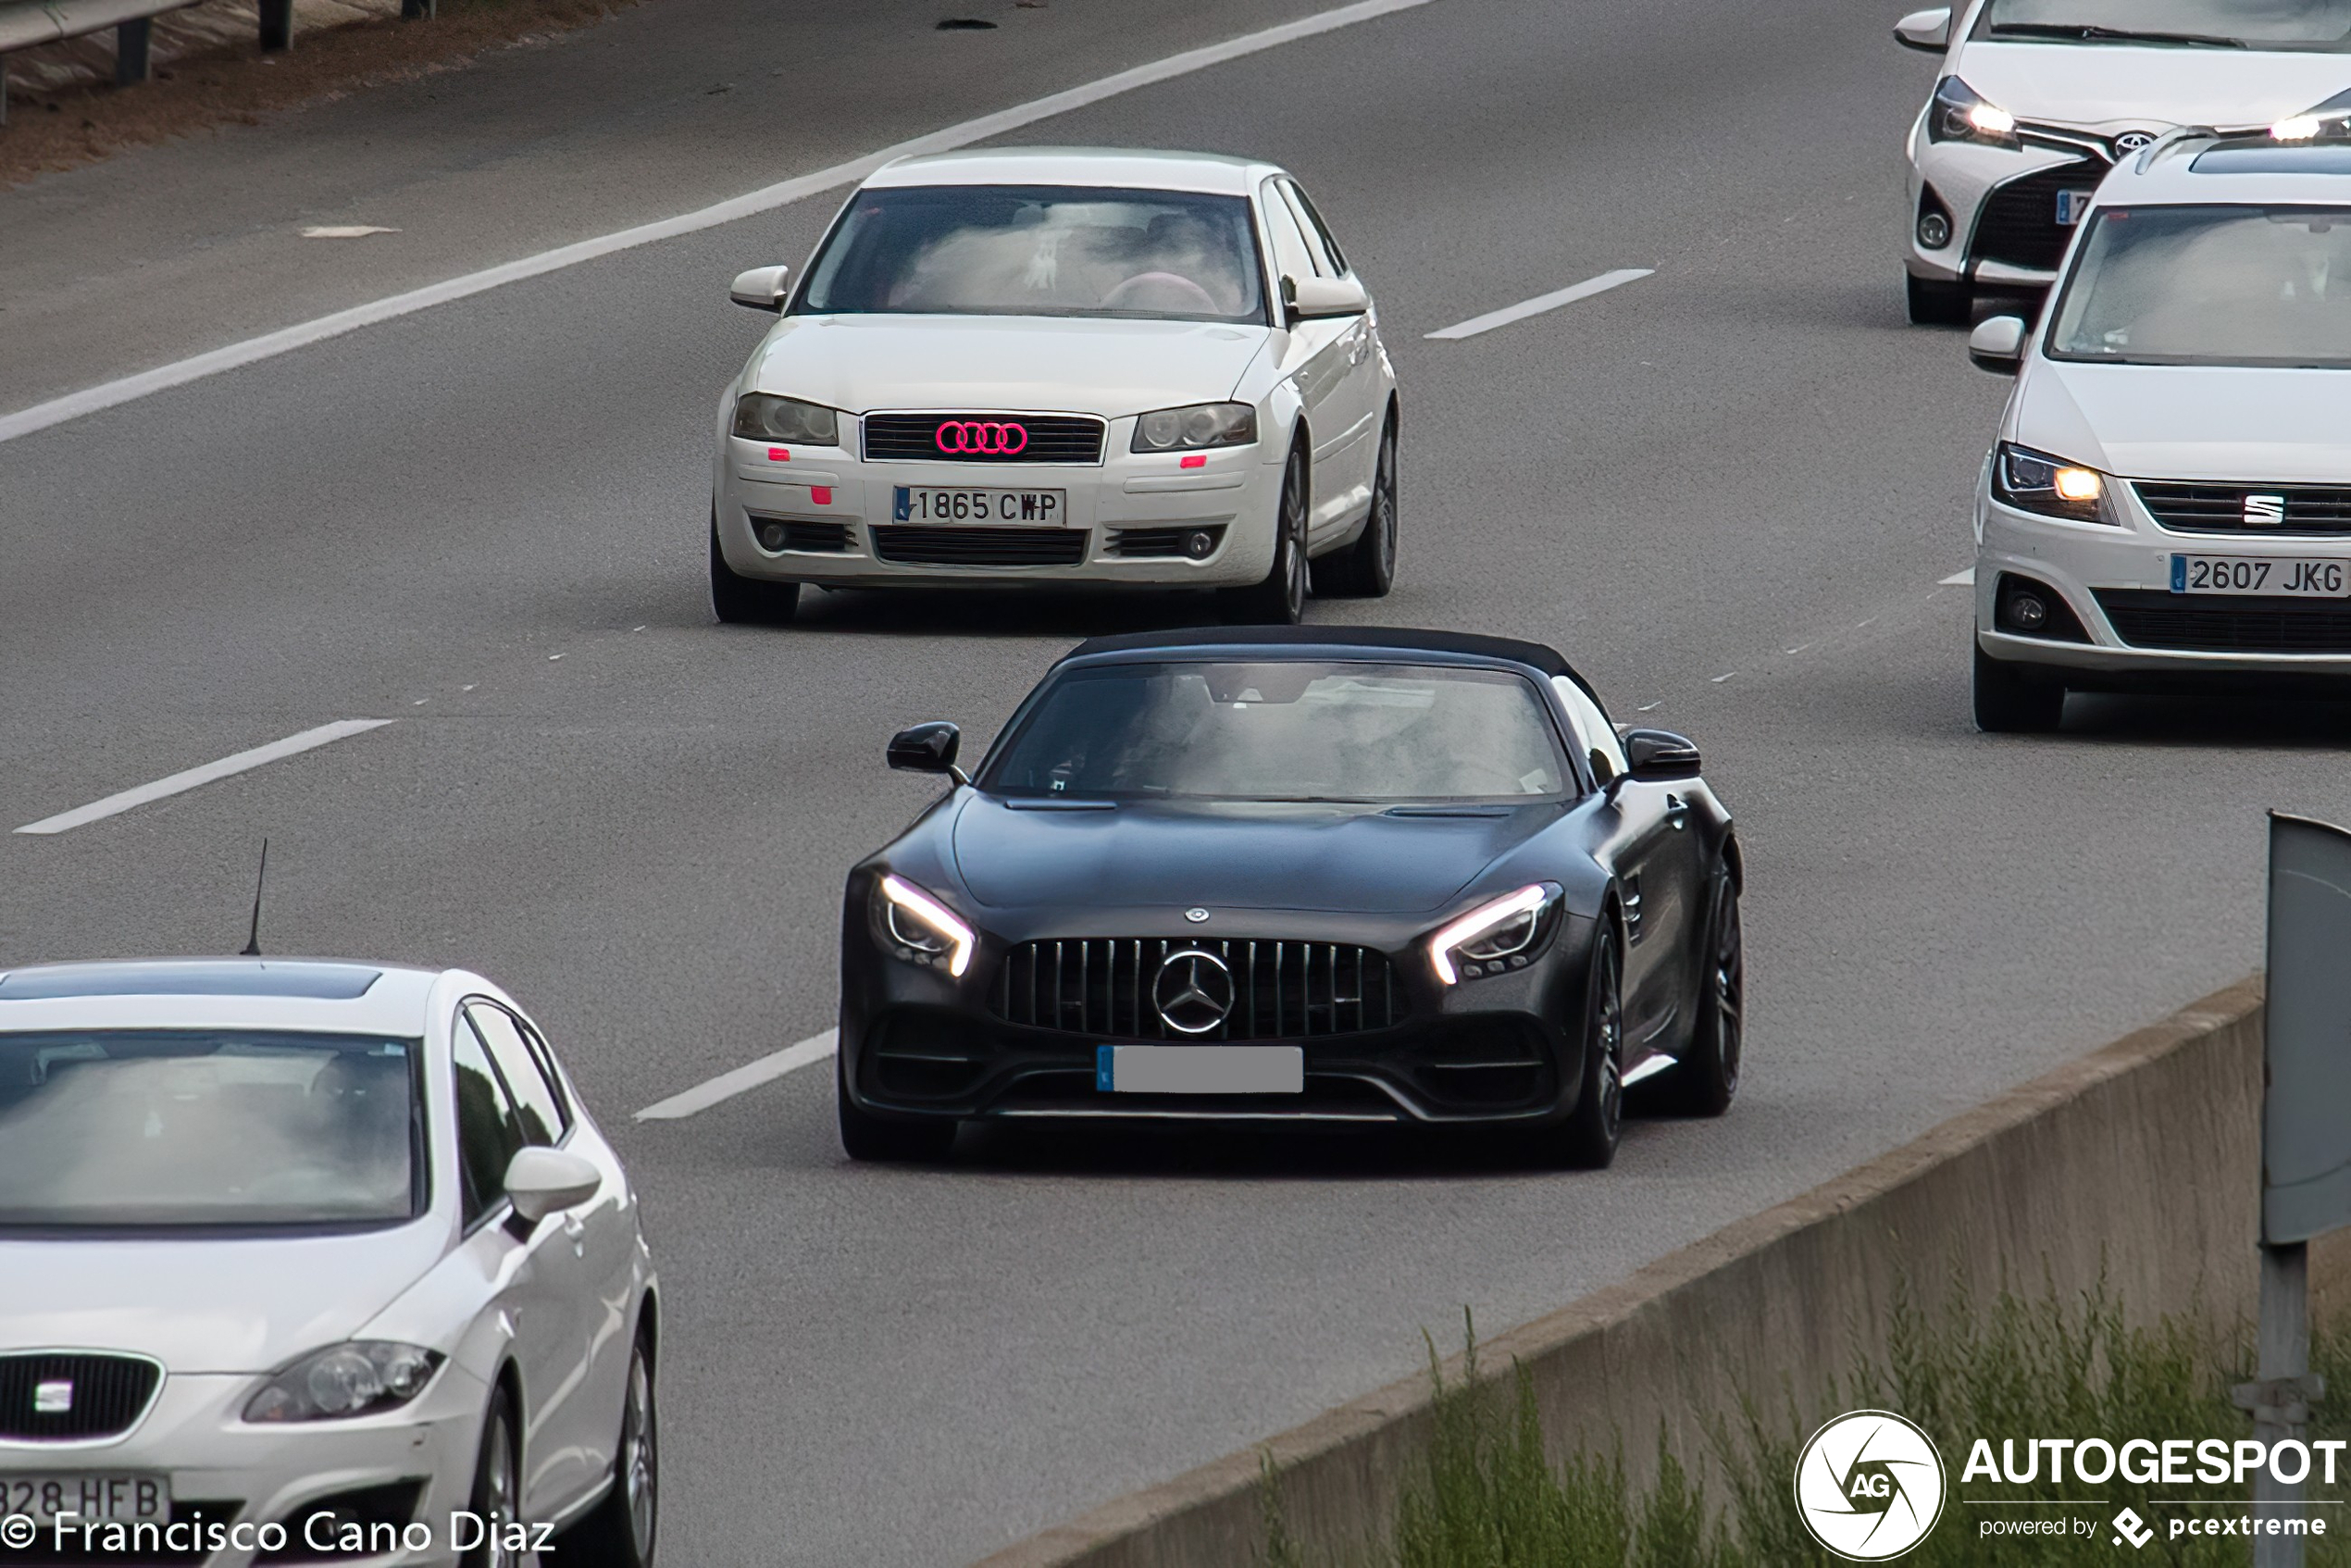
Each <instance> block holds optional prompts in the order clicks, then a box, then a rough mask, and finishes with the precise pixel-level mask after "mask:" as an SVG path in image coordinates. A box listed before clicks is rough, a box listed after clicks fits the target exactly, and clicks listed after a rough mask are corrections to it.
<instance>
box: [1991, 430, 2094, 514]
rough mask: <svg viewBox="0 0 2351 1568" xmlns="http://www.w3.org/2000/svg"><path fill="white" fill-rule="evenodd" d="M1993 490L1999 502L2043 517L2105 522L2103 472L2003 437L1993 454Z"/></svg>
mask: <svg viewBox="0 0 2351 1568" xmlns="http://www.w3.org/2000/svg"><path fill="white" fill-rule="evenodd" d="M1992 493H1993V495H1994V496H1995V497H1996V499H1998V500H1999V501H2000V502H2001V503H2002V504H2006V505H2009V506H2014V507H2017V508H2018V509H2020V510H2021V511H2026V512H2038V513H2040V514H2041V515H2042V516H2046V517H2070V518H2071V519H2072V520H2073V521H2075V522H2077V523H2107V522H2112V521H2113V520H2114V519H2113V518H2111V517H2109V516H2107V513H2106V506H2105V497H2106V476H2105V475H2104V474H2101V473H2099V472H2098V471H2097V470H2096V468H2085V467H2083V466H2082V465H2080V464H2079V463H2069V462H2067V461H2066V460H2065V459H2064V458H2062V457H2052V456H2050V455H2049V454H2047V453H2046V452H2036V451H2034V449H2033V448H2031V447H2029V446H2019V445H2017V444H2016V443H2015V442H2009V441H2004V442H2001V443H2000V445H1999V450H1998V451H1996V452H1995V453H1994V454H1993V455H1992Z"/></svg>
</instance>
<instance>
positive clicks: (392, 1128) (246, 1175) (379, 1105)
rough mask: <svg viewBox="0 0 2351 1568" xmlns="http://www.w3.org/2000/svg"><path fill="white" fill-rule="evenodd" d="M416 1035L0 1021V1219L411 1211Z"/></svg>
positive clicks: (417, 1149)
mask: <svg viewBox="0 0 2351 1568" xmlns="http://www.w3.org/2000/svg"><path fill="white" fill-rule="evenodd" d="M416 1052H417V1042H415V1041H414V1040H404V1039H374V1038H370V1037H366V1036H346V1035H320V1034H307V1033H284V1032H271V1031H255V1030H244V1029H155V1030H130V1029H88V1030H68V1031H62V1032H56V1033H40V1034H30V1033H27V1034H15V1033H12V1034H0V1227H18V1226H59V1227H70V1228H89V1227H95V1228H130V1229H141V1230H145V1229H155V1228H172V1227H179V1226H206V1227H218V1226H228V1227H243V1226H263V1227H276V1226H300V1227H342V1226H367V1225H378V1224H388V1223H392V1222H396V1221H400V1220H405V1219H408V1218H410V1217H412V1216H413V1215H415V1214H417V1213H421V1212H422V1211H423V1207H424V1171H425V1161H424V1155H423V1121H422V1117H421V1115H420V1114H419V1113H418V1103H419V1096H418V1094H417V1067H416Z"/></svg>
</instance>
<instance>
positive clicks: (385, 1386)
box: [245, 1339, 442, 1422]
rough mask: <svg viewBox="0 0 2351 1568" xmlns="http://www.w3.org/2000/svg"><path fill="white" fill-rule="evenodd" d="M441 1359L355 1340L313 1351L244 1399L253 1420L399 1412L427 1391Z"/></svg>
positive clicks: (428, 1352)
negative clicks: (427, 1386)
mask: <svg viewBox="0 0 2351 1568" xmlns="http://www.w3.org/2000/svg"><path fill="white" fill-rule="evenodd" d="M441 1363H442V1357H441V1356H440V1355H439V1354H438V1353H436V1352H434V1351H432V1350H425V1349H423V1348H422V1347H420V1346H417V1345H403V1344H399V1343H397V1342H395V1341H392V1340H389V1339H354V1340H352V1341H351V1342H350V1343H349V1344H344V1345H330V1346H328V1347H327V1348H326V1349H325V1350H313V1351H312V1352H311V1353H310V1354H308V1355H306V1356H305V1357H303V1358H302V1359H301V1360H300V1361H298V1362H296V1363H293V1364H292V1366H290V1367H288V1368H286V1369H285V1370H284V1371H283V1372H280V1374H278V1375H277V1376H275V1377H272V1378H271V1379H270V1380H269V1381H268V1382H267V1383H266V1384H264V1385H263V1386H262V1388H261V1391H260V1392H259V1393H257V1394H255V1395H254V1397H253V1398H252V1399H251V1400H247V1401H246V1402H245V1419H246V1420H247V1421H255V1422H286V1421H339V1420H342V1419H344V1418H346V1417H349V1416H355V1415H376V1414H379V1413H380V1412H384V1411H388V1410H397V1409H399V1408H400V1407H401V1406H402V1405H404V1404H406V1403H407V1402H408V1401H409V1400H413V1399H415V1398H416V1397H417V1395H418V1394H421V1393H423V1392H424V1391H425V1385H426V1384H428V1383H430V1382H431V1381H432V1375H433V1374H434V1373H435V1372H438V1371H439V1370H440V1369H441Z"/></svg>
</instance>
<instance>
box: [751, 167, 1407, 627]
mask: <svg viewBox="0 0 2351 1568" xmlns="http://www.w3.org/2000/svg"><path fill="white" fill-rule="evenodd" d="M787 270H788V269H787V268H782V267H764V268H755V269H753V270H752V271H749V272H746V273H744V274H742V276H740V277H739V278H737V279H736V280H735V281H734V285H733V288H732V290H731V291H730V297H731V298H732V299H733V300H734V301H735V303H737V304H738V305H748V306H751V307H753V308H754V309H758V310H767V311H774V312H777V313H778V314H780V315H781V317H783V318H782V320H780V321H778V322H777V324H776V326H775V327H774V328H773V329H772V330H770V331H769V332H768V333H767V335H766V337H765V340H763V341H762V342H761V343H760V344H759V347H758V348H757V349H756V350H755V351H753V354H752V356H751V360H750V362H749V363H748V364H746V365H745V366H744V367H743V371H742V374H741V375H740V377H738V378H737V379H736V380H735V381H734V383H733V384H732V385H730V386H728V389H727V391H726V394H725V396H724V397H723V398H722V399H721V400H720V404H719V408H718V418H717V429H716V432H715V433H716V437H717V452H716V456H715V461H714V463H713V466H712V474H711V489H712V503H711V531H710V581H711V598H712V601H713V603H714V605H715V609H716V611H717V613H718V618H719V619H721V620H723V621H764V622H771V623H772V622H779V621H786V620H789V619H790V618H791V616H792V615H793V613H794V611H795V608H796V606H797V604H798V603H799V595H800V590H801V588H802V585H804V584H818V585H822V586H825V587H830V588H852V587H853V588H887V587H904V586H909V585H920V584H931V585H937V584H966V585H968V584H987V585H1005V584H1027V585H1051V586H1059V587H1064V588H1066V587H1072V586H1082V587H1086V588H1096V587H1101V588H1122V587H1123V588H1152V589H1163V590H1164V589H1172V588H1204V589H1214V590H1217V591H1219V592H1220V593H1221V594H1222V596H1223V599H1224V604H1223V609H1224V612H1225V615H1226V616H1229V617H1230V618H1233V619H1237V620H1242V621H1248V622H1253V623H1284V624H1290V623H1295V622H1296V621H1297V620H1298V619H1299V618H1300V614H1301V613H1302V611H1303V608H1304V604H1305V600H1306V594H1307V589H1308V579H1309V576H1310V566H1309V562H1310V560H1311V562H1312V566H1311V575H1312V586H1313V589H1314V591H1316V592H1318V593H1332V594H1354V595H1364V596H1377V595H1380V594H1384V593H1386V592H1387V589H1388V584H1389V582H1390V581H1391V580H1392V579H1393V577H1394V573H1395V563H1396V429H1397V410H1396V376H1395V372H1394V370H1393V369H1392V368H1391V367H1390V366H1389V364H1388V359H1387V350H1386V349H1385V348H1384V347H1383V346H1382V344H1381V342H1380V336H1379V329H1378V323H1377V320H1376V317H1375V314H1374V311H1373V307H1372V300H1371V296H1370V294H1369V293H1367V292H1365V290H1364V287H1363V285H1362V282H1361V280H1358V279H1357V277H1356V276H1355V272H1354V269H1353V268H1351V267H1350V265H1349V264H1348V261H1347V256H1346V254H1345V253H1344V252H1343V251H1342V250H1340V248H1339V246H1338V243H1337V241H1336V240H1335V239H1334V238H1333V237H1332V235H1331V232H1330V230H1329V228H1328V226H1327V225H1325V222H1324V221H1323V218H1322V217H1321V215H1320V214H1319V213H1317V212H1316V211H1315V209H1314V205H1313V203H1312V202H1311V201H1309V200H1308V199H1307V196H1306V193H1305V192H1304V191H1302V190H1300V188H1299V184H1298V181H1297V180H1293V179H1292V178H1291V177H1290V176H1289V175H1288V174H1287V173H1285V172H1284V171H1283V170H1281V169H1279V168H1275V167H1274V166H1273V165H1271V164H1264V163H1256V162H1252V161H1250V160H1248V159H1245V158H1231V157H1215V156H1206V155H1200V154H1191V153H1157V152H1116V151H1101V150H1087V149H1038V150H1012V151H987V152H963V153H951V154H946V155H943V156H936V157H919V158H904V159H901V160H899V161H898V162H896V163H893V164H891V165H889V167H888V168H883V169H882V170H880V171H879V172H878V173H877V174H875V175H874V176H873V178H871V179H870V180H867V181H866V182H865V185H864V186H862V187H861V188H860V189H859V190H858V192H857V193H856V194H855V195H853V196H852V197H851V198H850V200H849V203H848V205H846V206H844V207H842V209H841V211H840V216H839V217H838V218H835V219H834V221H833V225H832V228H831V230H829V231H828V232H827V234H826V236H825V238H824V240H823V242H822V243H820V244H819V245H818V246H817V248H816V253H815V258H814V259H813V260H812V261H811V262H810V264H809V266H808V269H807V271H806V273H805V274H804V275H803V276H802V277H801V278H800V279H799V280H797V281H794V280H791V279H790V278H789V277H788V275H787Z"/></svg>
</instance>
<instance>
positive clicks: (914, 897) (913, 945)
mask: <svg viewBox="0 0 2351 1568" xmlns="http://www.w3.org/2000/svg"><path fill="white" fill-rule="evenodd" d="M874 900H875V913H876V914H877V915H879V916H880V919H881V927H882V931H883V934H884V935H886V936H887V937H889V940H890V941H891V942H893V943H895V944H896V945H897V946H898V947H899V948H900V949H901V950H902V951H901V952H900V954H899V956H900V957H902V958H908V959H914V960H916V961H918V962H928V963H936V962H937V961H938V960H939V959H940V958H944V959H946V961H947V973H948V974H950V975H951V976H952V977H955V978H956V979H959V980H960V979H962V978H963V977H964V970H966V969H968V968H970V967H971V963H972V949H973V948H974V947H976V945H978V940H977V938H976V937H975V936H974V935H973V932H972V928H971V927H969V926H968V925H966V924H964V921H963V920H962V919H960V918H959V917H957V915H956V914H955V912H954V911H953V910H952V909H950V908H948V907H947V906H946V905H945V904H943V903H941V902H939V901H938V900H937V899H935V898H933V897H931V896H930V894H928V893H927V892H925V891H923V890H922V889H920V888H918V887H916V886H914V883H912V882H909V881H908V880H906V878H904V877H898V876H885V877H882V879H881V881H880V882H879V883H878V884H877V886H876V887H875V889H874Z"/></svg>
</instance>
